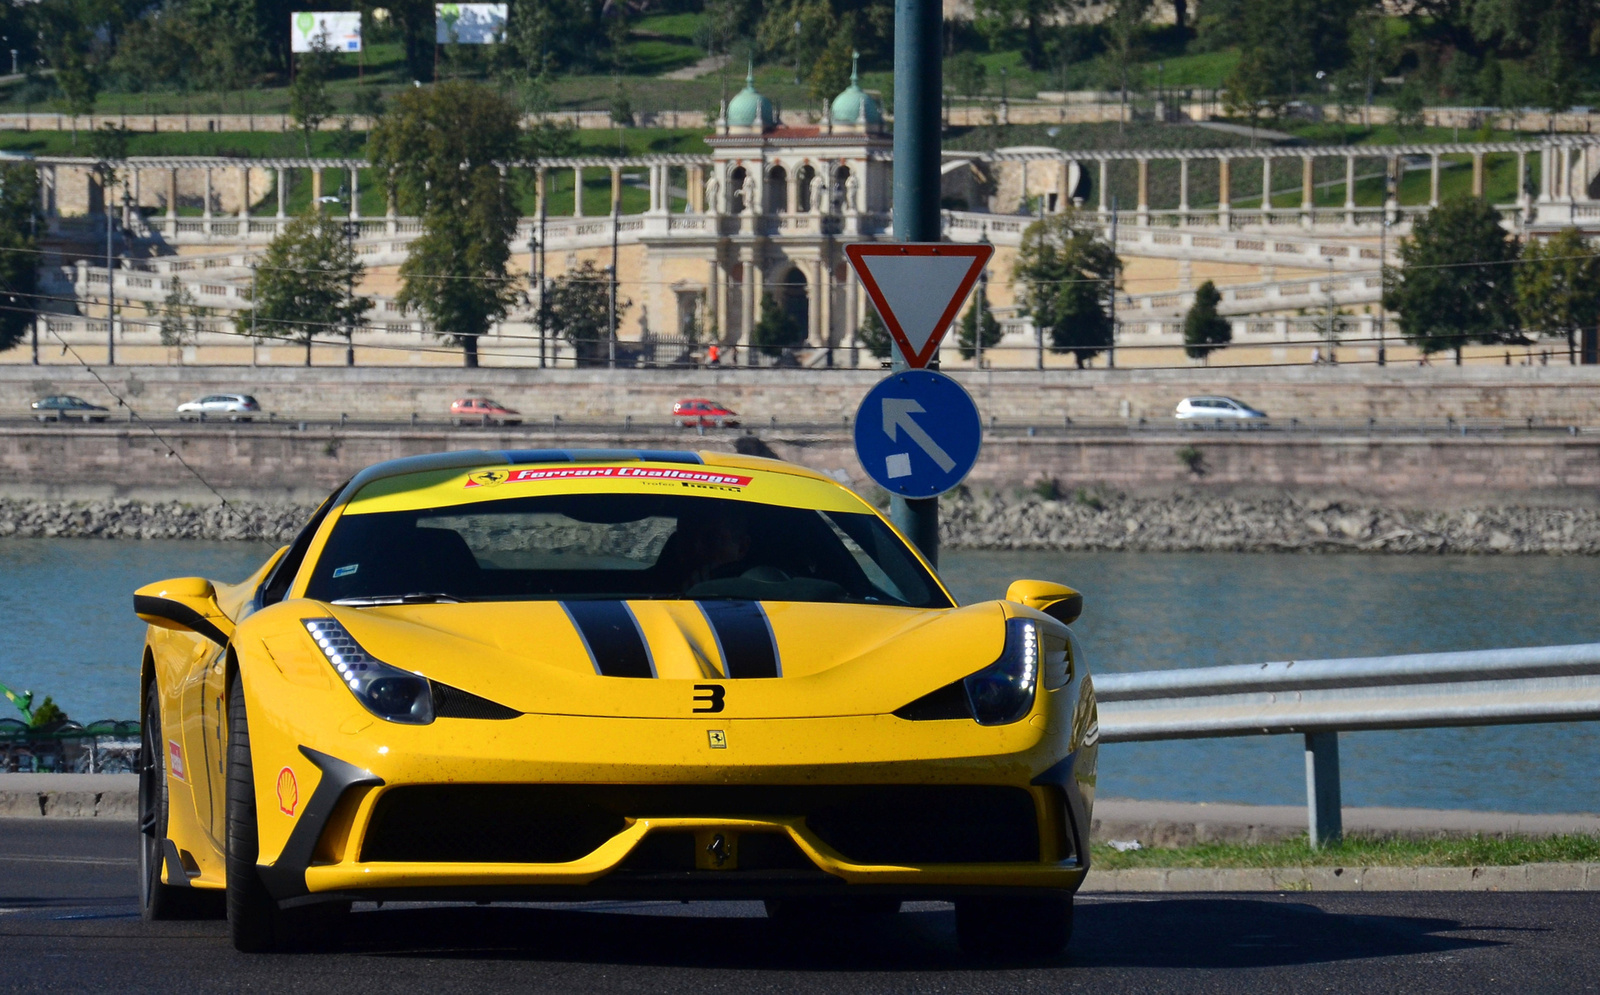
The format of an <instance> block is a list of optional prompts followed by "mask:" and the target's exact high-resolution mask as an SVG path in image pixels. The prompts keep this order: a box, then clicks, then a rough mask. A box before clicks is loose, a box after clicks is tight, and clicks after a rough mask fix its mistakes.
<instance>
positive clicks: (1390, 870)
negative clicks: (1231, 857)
mask: <svg viewBox="0 0 1600 995" xmlns="http://www.w3.org/2000/svg"><path fill="white" fill-rule="evenodd" d="M1081 890H1082V892H1083V893H1084V894H1119V893H1133V892H1196V891H1279V892H1281V891H1600V864H1518V865H1515V866H1510V867H1270V868H1255V867H1236V868H1208V867H1136V868H1127V869H1123V870H1107V871H1097V870H1090V872H1089V877H1088V879H1087V880H1085V881H1084V884H1083V888H1082V889H1081Z"/></svg>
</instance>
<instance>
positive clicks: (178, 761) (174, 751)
mask: <svg viewBox="0 0 1600 995" xmlns="http://www.w3.org/2000/svg"><path fill="white" fill-rule="evenodd" d="M167 754H168V755H169V756H170V757H172V759H171V760H169V761H167V770H169V771H171V772H172V776H173V777H175V778H177V779H178V780H180V781H187V780H188V779H189V778H188V776H187V775H186V774H184V772H183V747H181V746H179V745H178V744H177V742H175V741H174V740H170V739H169V740H167Z"/></svg>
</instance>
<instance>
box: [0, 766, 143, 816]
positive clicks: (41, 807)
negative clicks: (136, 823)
mask: <svg viewBox="0 0 1600 995" xmlns="http://www.w3.org/2000/svg"><path fill="white" fill-rule="evenodd" d="M44 817H53V818H57V819H121V820H127V821H129V822H131V821H133V820H135V819H137V818H138V817H139V776H138V775H137V774H0V818H7V819H38V818H44Z"/></svg>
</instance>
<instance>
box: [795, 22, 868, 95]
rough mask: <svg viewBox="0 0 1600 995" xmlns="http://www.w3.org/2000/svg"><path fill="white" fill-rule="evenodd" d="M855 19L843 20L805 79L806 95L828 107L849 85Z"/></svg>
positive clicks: (853, 60) (853, 53)
mask: <svg viewBox="0 0 1600 995" xmlns="http://www.w3.org/2000/svg"><path fill="white" fill-rule="evenodd" d="M855 33H856V19H855V16H854V15H849V16H847V17H845V19H844V22H843V23H842V24H841V25H840V26H839V29H838V30H837V31H835V32H834V35H833V40H832V41H830V42H828V45H827V47H826V48H824V49H823V50H822V51H821V52H820V53H818V55H817V59H816V62H815V63H813V64H812V66H811V72H810V73H808V74H807V75H806V87H807V89H806V92H807V93H808V94H809V95H810V97H811V99H812V100H815V101H817V102H818V103H819V104H820V103H827V102H828V101H831V100H832V99H833V98H834V97H837V96H838V95H839V94H840V93H842V92H844V89H845V87H847V86H849V85H850V73H851V71H852V69H853V68H854V64H855V58H854V57H855Z"/></svg>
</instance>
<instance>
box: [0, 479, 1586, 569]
mask: <svg viewBox="0 0 1600 995" xmlns="http://www.w3.org/2000/svg"><path fill="white" fill-rule="evenodd" d="M310 513H311V506H309V505H303V506H296V505H284V504H250V503H234V504H231V505H229V506H228V507H223V506H221V505H220V504H217V503H215V502H212V503H211V504H207V505H200V504H186V503H182V502H176V501H167V502H159V503H147V502H139V501H128V500H110V501H93V502H57V501H32V500H12V499H4V498H0V537H5V536H36V537H46V538H104V539H232V540H254V541H259V542H266V543H273V544H281V543H287V542H288V541H289V540H290V539H292V538H293V537H294V534H295V532H296V531H298V530H299V528H300V526H301V524H302V523H303V522H304V521H305V520H306V518H307V516H309V515H310ZM939 531H940V537H941V542H942V543H943V544H944V545H945V546H947V547H950V548H958V549H1042V550H1126V551H1143V552H1193V551H1215V552H1223V551H1226V552H1250V551H1279V552H1308V553H1309V552H1372V553H1556V554H1581V555H1596V554H1600V511H1597V510H1594V509H1583V510H1568V509H1559V508H1526V507H1502V508H1475V509H1456V510H1452V511H1402V510H1396V509H1393V508H1383V507H1374V506H1370V505H1363V504H1355V503H1346V502H1331V501H1324V500H1298V499H1294V498H1276V499H1259V500H1238V499H1233V498H1225V497H1217V496H1213V495H1204V494H1186V495H1173V496H1170V497H1166V498H1136V497H1128V496H1126V495H1121V494H1102V493H1091V492H1083V493H1079V494H1074V495H1070V496H1065V497H1060V498H1054V499H1046V498H1042V497H1039V496H1037V495H1030V494H1023V495H1016V494H983V495H974V494H971V493H970V492H969V493H966V494H962V495H959V496H956V497H953V498H949V499H946V501H945V502H944V504H943V508H942V520H941V522H940V529H939Z"/></svg>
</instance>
